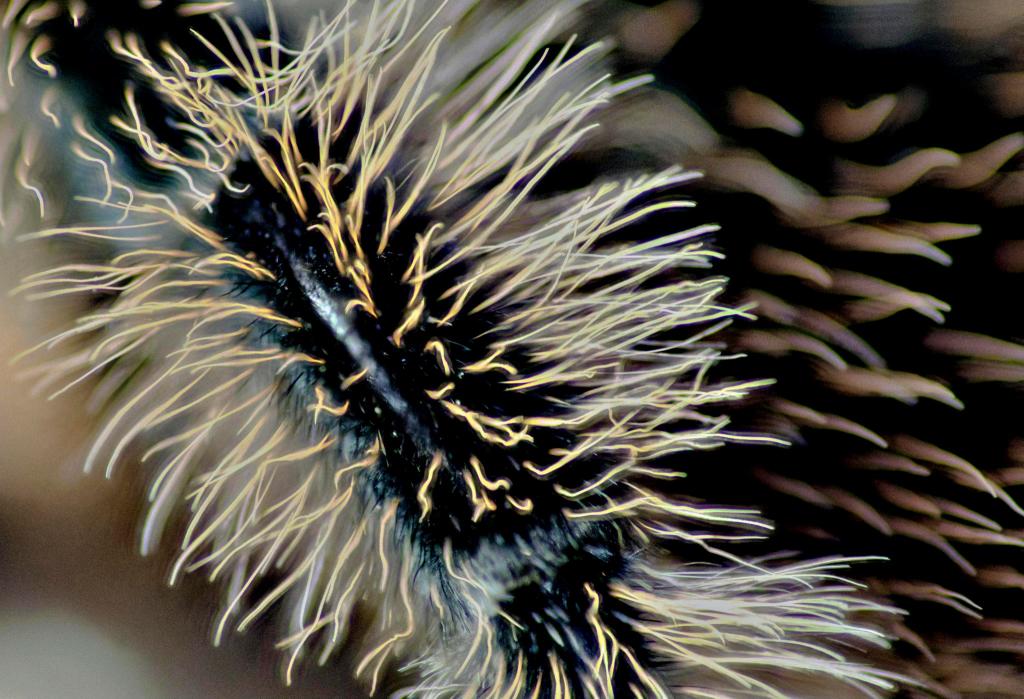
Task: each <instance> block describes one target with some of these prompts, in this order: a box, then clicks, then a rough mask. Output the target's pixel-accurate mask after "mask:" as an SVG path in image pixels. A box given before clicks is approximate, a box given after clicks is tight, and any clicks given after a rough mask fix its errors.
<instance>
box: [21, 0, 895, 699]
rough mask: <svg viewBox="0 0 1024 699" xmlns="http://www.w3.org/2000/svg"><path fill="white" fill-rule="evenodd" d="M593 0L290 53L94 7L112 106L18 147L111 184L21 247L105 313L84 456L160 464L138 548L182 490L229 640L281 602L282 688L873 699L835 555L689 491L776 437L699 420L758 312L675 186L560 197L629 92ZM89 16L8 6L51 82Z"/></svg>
mask: <svg viewBox="0 0 1024 699" xmlns="http://www.w3.org/2000/svg"><path fill="white" fill-rule="evenodd" d="M166 5H168V6H170V7H172V8H173V7H174V5H173V3H167V4H166ZM575 6H576V3H574V2H557V3H551V2H547V1H544V2H540V1H537V2H526V3H520V4H518V5H517V6H510V5H502V4H500V3H490V2H480V1H477V0H449V2H446V3H441V4H434V3H428V2H415V1H413V0H391V1H390V2H366V3H363V2H349V3H347V4H344V5H343V7H342V9H341V10H340V12H338V13H337V14H336V15H335V16H333V17H329V18H327V19H320V20H315V21H314V22H313V23H312V24H311V25H310V26H309V28H308V31H307V33H306V36H305V39H304V40H302V41H298V42H296V41H290V40H288V39H287V37H285V36H284V35H283V34H282V32H281V31H280V30H279V27H278V24H277V21H276V20H275V18H274V15H273V13H271V14H270V15H269V17H268V19H267V20H266V27H265V29H266V31H265V32H264V33H261V34H260V35H259V36H257V32H254V31H253V30H251V29H250V28H249V27H248V26H247V25H246V24H245V23H243V22H241V21H237V20H231V19H229V18H223V17H220V16H219V15H213V16H212V17H206V18H205V19H204V21H208V22H211V23H216V24H219V25H220V30H219V31H218V32H217V34H216V35H213V34H203V33H200V37H199V42H200V43H201V44H202V45H203V46H204V47H205V50H204V51H203V52H201V53H200V52H198V51H197V52H196V53H185V52H183V51H181V50H180V49H178V48H176V47H175V45H174V44H173V43H172V42H169V41H159V40H158V41H154V40H153V36H152V35H146V34H145V33H144V32H141V31H134V30H133V28H132V27H120V26H118V25H113V26H114V29H113V30H111V31H107V32H105V38H104V42H105V44H106V46H107V50H109V51H110V52H112V54H113V55H114V56H116V57H117V58H118V59H119V61H120V62H121V63H120V64H119V65H122V66H126V68H122V69H123V70H125V74H126V75H127V76H129V80H128V85H127V88H126V89H125V90H124V92H123V100H122V104H121V105H120V106H119V107H117V108H116V109H112V111H111V112H110V113H109V114H106V115H103V116H102V118H97V115H95V114H92V115H91V116H92V119H91V122H92V125H90V121H89V120H86V119H85V118H83V116H82V115H81V113H79V111H76V110H79V109H80V103H79V102H76V100H78V99H80V97H79V96H76V95H74V94H71V95H68V97H67V99H66V100H65V101H64V102H60V100H52V98H48V99H51V101H48V102H46V104H45V105H44V107H45V108H44V109H43V111H44V113H46V114H48V115H52V119H51V121H52V123H53V127H54V128H56V129H58V130H57V131H46V132H41V133H42V134H43V135H33V134H36V133H37V132H35V131H32V130H28V131H26V132H23V133H25V134H27V135H25V136H24V137H23V138H35V139H36V141H35V143H42V144H46V143H49V142H50V141H52V140H63V139H64V138H68V137H70V138H71V139H72V143H73V144H74V145H73V146H72V151H73V153H74V154H75V155H76V156H77V158H78V159H79V160H80V161H81V165H80V166H79V167H82V168H91V172H92V174H93V178H94V179H93V181H94V182H96V183H98V185H99V186H98V187H95V188H91V187H90V185H89V184H88V183H87V182H86V183H83V184H76V187H77V191H76V193H77V195H78V198H77V199H76V202H77V203H76V204H75V205H74V206H73V207H67V208H63V209H61V208H60V207H58V208H57V209H51V210H50V211H49V212H48V213H45V216H46V219H47V222H46V223H44V226H43V228H42V229H41V230H38V231H36V232H33V233H29V234H25V235H23V236H22V237H23V238H28V239H32V240H36V241H40V240H42V241H48V242H51V243H53V244H55V245H56V244H57V243H58V242H59V241H65V245H64V247H58V248H57V249H59V250H60V254H61V255H63V256H64V257H65V258H67V257H68V256H71V255H79V256H80V259H71V260H68V259H65V260H64V261H62V262H61V263H60V264H58V265H57V266H56V267H54V268H53V269H50V270H47V271H44V272H41V273H38V274H35V275H32V276H30V277H29V278H28V279H27V280H26V281H25V282H24V283H23V284H22V286H21V291H22V293H23V294H24V295H26V296H29V297H39V298H48V297H57V296H75V295H78V296H81V297H83V298H84V299H87V302H86V303H85V304H84V306H83V307H84V309H85V310H84V311H83V314H82V316H81V317H80V318H79V319H78V320H77V322H75V324H74V326H73V327H71V328H70V329H68V330H66V331H64V332H61V333H59V334H57V335H55V336H54V337H52V338H51V339H50V340H48V341H47V342H46V343H44V345H42V346H41V347H40V348H39V350H42V349H47V350H60V349H62V348H63V349H64V350H65V351H64V352H63V353H62V354H61V355H60V356H59V358H58V359H55V360H53V361H51V362H49V363H47V364H45V366H44V368H43V369H42V372H41V373H43V374H45V380H44V385H46V386H50V387H52V388H53V389H54V390H55V391H56V393H61V392H64V391H65V390H68V389H69V388H71V387H73V386H76V385H79V384H83V383H84V384H87V385H89V386H90V387H91V388H90V396H91V397H90V401H91V403H92V404H93V405H95V406H97V407H98V409H99V410H100V412H101V414H102V415H103V418H102V421H101V426H100V428H99V432H98V435H97V438H96V440H95V443H94V445H93V447H92V449H91V451H90V453H89V455H88V457H87V459H86V468H87V469H101V470H105V471H106V472H107V473H110V472H111V471H112V470H113V469H115V468H118V467H123V466H129V465H133V464H141V465H142V466H143V467H144V468H145V469H146V470H147V472H149V473H151V474H152V481H151V483H152V485H151V489H150V492H149V499H150V505H149V510H148V514H147V516H146V520H145V523H144V526H143V530H142V548H143V550H144V551H151V550H153V549H154V548H155V547H156V546H157V545H158V541H159V539H160V537H161V533H162V532H164V531H165V530H166V529H168V527H169V526H171V525H170V524H169V523H173V522H174V521H175V520H176V515H175V512H176V511H177V510H178V508H179V506H180V505H181V504H182V503H186V504H187V516H186V517H185V521H184V523H183V524H182V527H181V530H182V531H181V541H180V554H179V555H178V557H177V560H176V563H175V565H174V568H173V572H172V580H173V579H177V578H178V577H179V576H181V575H182V574H184V573H187V572H191V571H197V570H202V571H205V573H206V574H207V575H208V577H210V578H211V579H214V580H217V581H221V582H223V585H224V587H225V589H226V602H225V604H224V608H223V611H222V613H221V614H220V616H219V618H218V619H217V621H216V637H217V638H218V639H219V638H220V637H221V636H222V635H223V634H224V633H225V632H226V631H228V630H229V629H231V628H236V629H240V630H244V629H246V628H247V627H249V626H251V625H252V624H253V622H254V621H255V620H256V619H257V618H259V617H260V616H261V615H263V614H264V613H265V612H267V611H268V610H269V609H270V608H271V607H277V608H279V610H280V617H282V618H284V619H285V621H286V623H287V631H286V633H285V635H284V638H283V639H282V641H281V646H282V648H283V649H284V650H285V652H286V653H287V655H288V657H289V659H290V660H289V663H288V669H287V674H288V677H289V678H290V677H291V674H292V672H293V665H294V663H295V661H296V660H298V659H299V658H300V657H302V656H303V655H309V654H312V655H314V657H315V658H316V659H318V660H319V661H320V662H325V661H327V659H328V658H329V657H330V656H331V655H332V653H334V652H335V651H337V650H338V649H339V648H340V647H341V646H342V645H343V643H345V641H346V639H347V638H348V637H349V636H354V637H358V638H354V639H353V643H356V644H358V646H359V647H360V648H361V650H359V651H358V657H357V660H356V661H355V667H354V671H355V674H356V675H357V676H359V677H361V678H363V679H364V680H365V682H366V683H367V687H368V688H369V690H370V691H371V692H376V691H379V690H380V689H381V688H382V687H383V686H384V685H385V684H388V683H391V686H404V687H405V688H406V690H405V691H406V692H410V693H412V694H413V695H415V696H423V697H432V696H438V697H440V696H464V697H494V698H497V697H531V698H540V697H546V698H551V699H556V698H564V697H612V696H616V697H622V696H635V697H645V698H646V697H669V696H679V695H692V696H733V697H735V696H771V697H781V696H794V695H798V694H799V693H800V692H804V693H808V692H809V694H808V695H809V696H819V695H820V694H818V693H819V692H821V691H830V692H831V691H835V688H836V687H843V686H845V687H847V688H851V689H858V690H861V691H862V692H864V693H866V694H868V695H880V694H882V693H885V692H887V691H889V690H890V689H892V688H893V687H894V686H895V684H894V681H895V680H896V676H895V675H892V674H890V673H887V672H885V671H884V670H877V669H872V668H870V667H868V666H865V665H863V664H861V663H860V662H859V659H858V651H857V650H851V648H853V649H858V648H867V647H870V646H884V645H885V643H886V638H885V636H884V635H883V634H882V633H880V632H879V631H878V630H876V629H875V627H874V622H873V621H872V620H873V619H874V618H875V617H876V616H878V615H884V614H887V613H889V612H890V611H891V610H889V609H888V608H887V607H885V606H883V605H879V604H877V603H875V602H872V601H871V600H870V599H868V598H866V597H864V596H862V595H860V594H859V593H858V592H857V591H856V590H855V589H854V587H853V586H852V585H851V584H850V583H848V582H846V581H845V580H844V579H842V578H841V577H838V576H839V574H840V572H841V570H842V569H844V568H846V567H847V564H848V561H846V560H843V559H836V558H830V557H825V558H822V559H819V560H814V561H810V562H799V561H797V562H790V563H783V562H779V561H774V562H773V561H744V560H742V559H740V558H738V557H736V556H735V555H731V554H728V553H726V552H725V551H724V550H722V547H724V546H727V545H728V541H727V540H728V539H730V538H749V537H750V536H751V535H756V534H758V533H765V532H767V531H768V530H769V529H770V526H769V525H768V524H767V523H766V522H765V521H764V520H763V519H762V518H761V517H760V516H759V515H758V514H757V512H755V511H752V510H749V509H745V508H740V507H719V506H716V505H715V504H714V503H709V502H706V501H704V500H702V499H700V498H698V497H694V496H685V495H683V494H679V493H680V492H684V491H685V489H684V488H682V487H680V485H676V483H677V481H679V479H680V478H682V476H683V475H685V474H684V471H685V468H686V457H687V454H688V453H692V452H694V451H699V450H707V449H709V448H712V447H716V446H719V445H722V444H725V443H727V442H743V441H759V440H764V439H767V438H761V437H756V436H748V435H744V434H740V433H737V432H731V431H729V430H728V428H727V425H726V423H727V421H726V419H725V418H723V417H721V416H718V415H716V414H715V411H716V410H718V409H720V404H722V403H723V402H727V401H731V400H734V399H737V398H740V397H742V396H744V395H745V394H746V393H747V392H748V391H750V390H751V389H753V388H755V387H757V386H759V385H761V384H763V382H760V381H757V380H751V381H745V382H732V383H728V382H722V381H720V380H715V379H714V378H713V370H714V367H715V365H716V364H717V363H718V362H719V360H720V359H722V356H721V352H720V350H719V349H717V348H716V347H715V346H713V345H712V344H710V341H709V338H710V337H711V336H712V334H713V333H714V332H715V331H716V330H719V329H720V328H721V327H723V326H724V325H725V324H727V323H728V322H729V321H730V319H732V318H734V317H736V316H738V315H743V314H744V313H745V311H744V309H742V308H739V309H737V308H733V307H730V306H728V305H727V304H724V303H722V302H721V301H720V300H719V298H720V296H721V295H722V293H723V288H724V279H723V278H722V277H720V276H714V275H711V274H709V273H708V272H707V268H708V266H709V264H710V263H711V262H712V261H713V260H714V259H715V258H716V257H717V253H715V252H714V251H712V250H709V249H708V248H707V247H705V245H704V243H703V242H702V237H703V235H704V234H705V233H707V232H708V231H709V230H710V229H709V228H708V227H696V228H692V227H687V226H685V225H682V224H680V221H681V220H682V219H681V218H680V216H679V210H680V209H683V208H685V207H687V206H689V204H688V203H687V202H683V201H678V200H676V199H673V198H671V197H666V196H664V195H663V194H661V192H663V191H664V190H665V189H666V188H669V187H674V186H676V185H679V184H681V183H683V182H685V181H686V180H688V179H689V178H690V175H689V174H687V173H684V172H681V171H678V170H667V171H663V172H660V173H656V174H651V175H635V176H632V177H619V178H617V179H616V178H607V179H605V178H604V177H599V178H596V179H595V178H593V177H589V178H587V179H588V180H589V181H588V182H587V183H586V184H585V185H582V186H575V185H574V186H567V185H565V184H562V181H561V176H560V175H559V173H560V172H563V171H560V170H559V167H560V165H561V164H562V163H563V162H564V161H565V158H566V156H567V155H569V154H570V153H572V152H574V151H576V150H578V149H579V148H581V147H582V146H583V141H584V139H585V137H587V136H588V135H589V133H590V131H591V129H592V128H593V123H594V119H595V114H596V112H597V110H599V109H600V108H601V107H602V105H604V104H605V103H607V102H608V101H610V100H613V99H615V98H616V96H617V95H618V94H619V93H621V92H623V91H625V90H627V89H629V88H630V87H632V85H631V84H630V83H613V82H610V81H609V80H608V79H607V78H605V77H603V69H602V68H601V64H602V59H603V56H602V54H603V49H602V48H601V47H600V45H593V46H581V45H578V44H576V43H575V42H574V41H572V40H566V39H564V38H563V36H564V31H565V29H566V27H567V26H569V21H570V19H571V17H572V14H573V12H574V11H575V9H576V7H575ZM76 7H79V5H78V4H76V3H70V4H68V5H64V4H63V3H58V2H45V3H28V4H26V3H24V2H22V3H15V4H14V5H12V6H11V7H10V8H9V10H8V13H7V15H6V18H5V22H6V23H7V25H8V26H10V27H14V28H15V29H14V33H13V34H12V35H11V36H13V37H14V39H13V41H12V43H13V44H15V51H14V53H13V54H12V55H17V53H18V50H17V46H16V45H17V44H18V42H19V41H20V42H25V41H28V42H29V43H27V44H25V45H27V46H29V47H30V48H29V51H28V54H29V56H30V58H31V59H32V61H31V62H34V63H35V64H36V66H38V67H39V68H41V69H42V70H43V71H45V72H50V69H51V68H52V70H53V71H54V73H57V71H58V68H59V66H55V65H54V64H52V63H50V62H48V61H47V59H46V56H45V52H46V48H47V47H46V44H45V39H41V38H35V39H31V38H28V39H26V37H31V36H36V37H44V36H46V35H47V34H46V33H45V31H44V32H36V33H35V34H33V31H34V30H33V26H34V24H36V23H37V22H36V20H38V19H39V18H40V17H41V14H40V13H43V14H46V13H50V15H52V16H47V17H43V19H45V20H46V22H43V26H44V27H49V26H50V24H49V23H51V22H54V21H62V18H63V17H64V15H62V13H63V12H64V11H66V10H69V11H70V12H71V14H72V20H73V21H72V24H74V25H77V24H79V22H80V21H84V19H83V17H84V15H82V17H80V16H79V15H76V14H75V8H76ZM177 9H179V10H180V9H181V8H177ZM203 9H207V10H208V9H216V8H206V7H198V8H192V10H196V11H198V10H203ZM197 13H198V12H192V11H189V12H186V13H185V14H197ZM199 14H201V13H199ZM53 17H57V18H58V19H56V20H55V19H53ZM33 18H35V19H33ZM162 31H163V30H161V33H158V35H157V38H158V39H159V38H160V36H162ZM40 42H43V43H42V44H41V43H40ZM11 73H12V77H13V75H14V73H15V71H14V70H13V69H12V71H11ZM61 110H64V112H62V111H61ZM161 110H162V111H161ZM65 112H66V113H65ZM147 113H149V114H162V119H159V120H157V121H155V122H154V121H153V120H152V119H147V118H146V114H147ZM47 128H48V127H47ZM69 129H70V133H69V134H68V136H64V135H61V134H65V133H67V132H68V130H69ZM6 138H7V139H8V144H11V143H14V141H13V140H11V139H13V137H11V136H6ZM17 150H18V149H17V148H13V149H12V150H11V151H10V152H12V153H15V152H17ZM125 150H130V151H132V152H133V153H134V155H133V156H131V158H130V160H131V162H129V163H125V162H124V158H123V156H122V153H123V152H124V151H125ZM28 160H30V159H26V158H20V162H26V167H25V169H24V173H23V174H24V176H16V177H15V181H16V182H17V183H20V184H21V185H22V186H24V187H27V188H28V189H29V190H30V191H31V193H32V194H33V195H38V197H39V199H40V201H42V200H43V197H44V192H43V190H42V188H41V187H40V186H38V185H36V184H33V180H32V179H31V177H30V175H31V172H30V171H31V169H32V168H31V167H29V166H28V163H27V161H28ZM79 171H80V172H81V171H84V170H79ZM16 172H17V170H16ZM139 173H146V174H147V177H146V178H143V177H142V176H141V175H139ZM563 174H564V172H563ZM577 179H578V177H577ZM18 211H19V212H24V211H25V209H23V208H22V209H18ZM44 212H45V209H44ZM19 226H20V227H21V229H22V230H24V225H23V224H19ZM725 477H726V478H728V475H725ZM668 492H674V493H676V495H674V496H670V495H668V494H667V493H668ZM172 528H173V527H172ZM681 556H682V557H681ZM356 613H358V614H359V619H361V620H362V621H361V623H360V625H359V627H358V628H353V625H352V624H351V619H352V618H353V615H354V614H356ZM844 647H845V648H844ZM840 650H843V651H844V652H840ZM392 670H401V671H402V673H401V674H402V678H400V679H393V678H391V679H389V678H390V677H391V674H392V673H391V672H390V671H392ZM394 682H401V683H403V684H401V685H395V684H393V683H394ZM803 683H807V684H803ZM801 686H804V687H812V688H813V689H809V690H807V689H805V690H800V689H798V688H799V687H801ZM829 687H831V689H826V688H829Z"/></svg>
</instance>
